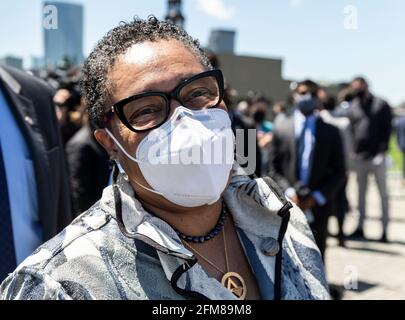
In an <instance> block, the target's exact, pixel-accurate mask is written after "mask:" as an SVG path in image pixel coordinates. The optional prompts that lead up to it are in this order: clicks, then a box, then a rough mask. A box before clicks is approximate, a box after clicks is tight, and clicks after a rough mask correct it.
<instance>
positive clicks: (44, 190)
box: [0, 67, 52, 229]
mask: <svg viewBox="0 0 405 320" xmlns="http://www.w3.org/2000/svg"><path fill="white" fill-rule="evenodd" d="M1 80H2V81H1ZM0 81H1V82H2V88H3V89H4V95H5V97H6V99H7V101H8V103H9V105H10V108H11V111H12V113H13V114H14V117H15V119H16V122H17V124H18V126H19V127H20V129H21V132H22V134H23V136H24V138H25V141H26V143H27V146H28V149H29V151H30V154H31V156H32V160H33V164H34V170H35V180H36V184H37V190H38V192H37V194H38V210H39V216H40V219H41V223H42V225H43V227H44V228H45V229H46V228H47V227H48V226H47V224H48V223H47V221H48V220H52V219H48V217H47V216H46V214H47V213H48V212H50V209H49V208H48V204H49V201H46V200H44V199H43V198H46V195H48V194H51V191H52V190H49V189H50V185H49V184H48V183H46V177H48V176H49V174H50V169H49V163H48V157H47V150H46V147H45V141H44V138H43V136H42V133H41V130H40V128H39V126H38V119H37V116H36V113H35V108H34V106H33V104H32V102H31V101H30V100H29V99H27V98H25V97H24V96H23V95H21V86H20V84H19V83H18V82H17V81H16V80H15V79H14V78H13V77H12V76H11V75H10V74H9V73H7V72H6V71H5V70H4V69H3V68H1V67H0Z"/></svg>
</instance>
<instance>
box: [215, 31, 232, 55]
mask: <svg viewBox="0 0 405 320" xmlns="http://www.w3.org/2000/svg"><path fill="white" fill-rule="evenodd" d="M235 34H236V32H235V31H233V30H212V31H211V34H210V38H209V40H208V48H209V49H210V50H212V51H214V52H215V53H217V54H223V53H227V54H233V53H234V49H235Z"/></svg>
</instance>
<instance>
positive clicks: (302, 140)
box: [297, 118, 309, 185]
mask: <svg viewBox="0 0 405 320" xmlns="http://www.w3.org/2000/svg"><path fill="white" fill-rule="evenodd" d="M308 124H309V121H308V118H306V119H305V122H304V125H303V128H302V131H301V134H300V136H299V138H298V141H297V142H298V177H299V179H300V180H301V182H302V183H304V184H305V185H306V184H307V181H306V180H307V169H308V168H307V166H308V163H304V161H306V160H307V159H305V158H304V152H305V151H306V149H305V148H306V147H308V146H307V145H306V142H307V141H306V131H307V129H308Z"/></svg>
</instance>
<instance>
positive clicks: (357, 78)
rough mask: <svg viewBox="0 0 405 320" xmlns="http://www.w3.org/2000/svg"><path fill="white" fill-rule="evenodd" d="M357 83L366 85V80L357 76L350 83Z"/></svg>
mask: <svg viewBox="0 0 405 320" xmlns="http://www.w3.org/2000/svg"><path fill="white" fill-rule="evenodd" d="M357 81H358V82H360V83H362V84H365V85H368V82H367V80H366V78H364V77H362V76H357V77H355V78H353V80H352V82H351V83H353V82H357Z"/></svg>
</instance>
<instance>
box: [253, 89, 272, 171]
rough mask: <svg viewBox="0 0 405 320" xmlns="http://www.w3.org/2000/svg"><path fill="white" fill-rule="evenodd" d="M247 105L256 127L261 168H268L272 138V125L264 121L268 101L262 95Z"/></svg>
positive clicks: (268, 104) (255, 97)
mask: <svg viewBox="0 0 405 320" xmlns="http://www.w3.org/2000/svg"><path fill="white" fill-rule="evenodd" d="M248 103H249V106H248V110H249V114H250V117H251V118H252V119H253V121H254V123H255V126H256V135H257V143H258V146H259V148H260V151H261V155H262V161H261V167H262V168H268V166H269V163H268V161H269V148H270V142H271V139H272V137H273V134H272V131H273V124H272V123H271V122H270V121H268V120H266V118H267V113H268V110H269V106H270V101H269V100H268V99H267V98H266V97H264V96H263V95H260V94H259V95H256V96H254V97H252V98H250V99H249V100H248ZM264 173H267V172H264ZM262 175H263V172H261V173H260V176H262Z"/></svg>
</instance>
